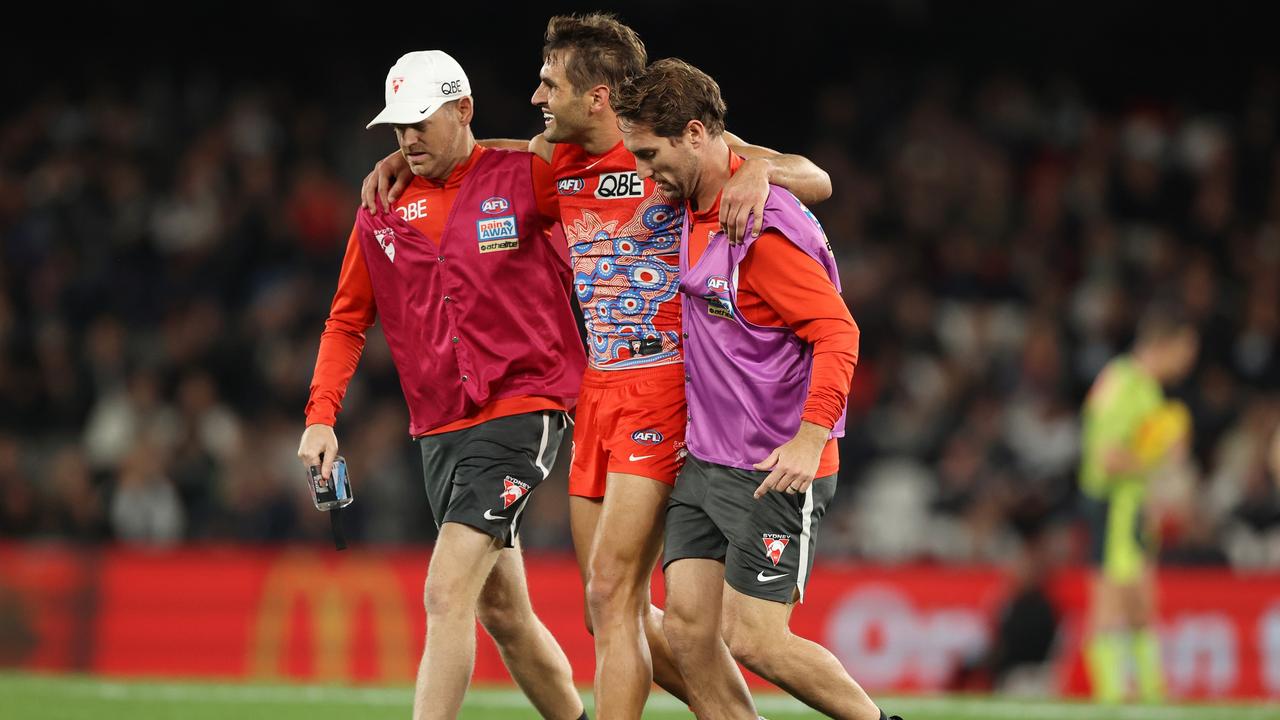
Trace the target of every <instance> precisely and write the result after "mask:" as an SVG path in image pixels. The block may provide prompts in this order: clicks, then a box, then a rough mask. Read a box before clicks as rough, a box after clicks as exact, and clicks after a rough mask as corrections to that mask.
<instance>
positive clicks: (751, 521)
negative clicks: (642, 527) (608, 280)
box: [613, 59, 884, 720]
mask: <svg viewBox="0 0 1280 720" xmlns="http://www.w3.org/2000/svg"><path fill="white" fill-rule="evenodd" d="M613 104H614V110H615V112H616V113H617V115H618V120H619V124H620V127H621V129H622V134H623V142H624V143H625V145H626V148H627V150H629V151H630V152H631V153H632V154H633V155H634V156H635V158H636V168H637V170H638V171H639V173H640V175H641V177H645V178H652V179H653V180H654V181H655V182H656V183H657V184H658V186H659V187H660V188H662V190H663V191H664V192H665V193H666V194H667V195H668V196H669V197H671V198H674V199H677V200H680V201H682V202H687V204H688V209H687V210H686V215H685V218H684V232H683V235H682V238H681V256H680V271H681V281H680V292H681V293H682V294H683V298H684V315H683V323H684V336H685V357H686V361H687V364H686V369H685V372H686V376H685V379H686V383H687V384H686V390H685V392H686V395H687V397H688V403H689V418H690V419H689V427H688V431H687V432H688V434H687V442H688V445H687V448H688V451H689V457H688V460H687V462H686V464H685V466H684V468H683V469H682V470H681V471H680V477H679V478H678V479H677V481H676V487H675V492H674V493H673V494H672V496H671V499H670V503H669V505H668V507H667V518H666V520H667V526H666V552H665V556H664V568H665V572H666V580H667V612H666V618H665V621H664V629H665V631H666V635H667V638H668V640H669V641H670V643H671V646H672V650H673V651H674V655H675V658H676V662H677V663H678V664H679V666H680V670H681V672H682V673H683V674H684V677H685V680H686V681H687V682H688V687H689V690H690V693H691V694H692V696H693V698H692V699H693V707H694V709H695V711H697V713H698V716H699V717H701V718H742V719H749V718H754V717H755V709H754V707H753V705H752V702H751V697H750V695H749V694H748V693H747V689H746V684H745V682H744V681H743V679H742V675H741V674H740V673H738V672H737V669H736V668H732V669H731V670H728V671H726V667H725V666H724V665H723V664H721V663H718V662H716V661H715V660H716V654H717V652H718V648H719V646H720V644H721V640H720V638H721V634H722V632H723V637H724V640H725V641H727V643H728V646H729V649H730V650H731V651H732V653H733V656H734V657H735V658H736V659H737V660H738V661H739V662H741V663H742V664H744V665H746V666H747V667H748V668H750V669H751V670H752V671H754V672H755V673H757V674H758V675H760V676H762V677H764V678H766V679H768V680H770V681H771V682H773V683H774V684H776V685H778V686H779V687H781V688H783V689H784V690H786V691H787V692H789V693H791V694H792V695H793V696H795V697H796V698H797V699H799V700H801V701H802V702H804V703H805V704H807V705H809V706H810V707H812V708H814V709H815V710H818V711H819V712H822V713H823V714H825V715H827V716H829V717H834V718H850V719H856V720H876V719H883V717H884V715H883V713H882V712H881V711H880V709H879V708H877V707H876V705H875V704H874V703H873V702H872V701H871V699H870V698H869V697H868V696H867V694H866V693H865V692H864V691H863V690H862V688H861V687H859V686H858V684H857V683H856V682H854V680H853V679H852V678H851V677H849V675H848V674H847V673H846V672H845V671H844V668H843V667H841V665H840V662H839V661H838V660H837V659H836V658H835V656H834V655H832V654H831V653H830V652H829V651H827V650H826V649H825V648H823V647H821V646H819V645H817V644H816V643H813V642H811V641H809V640H806V639H804V638H801V637H798V636H796V635H793V634H792V633H791V631H790V629H789V628H788V622H789V618H790V615H791V610H792V607H793V604H794V603H795V602H796V601H797V600H800V599H803V596H804V588H805V582H806V580H807V578H808V575H809V572H810V570H811V569H812V564H813V554H814V550H815V548H816V545H817V531H818V526H819V523H820V522H821V520H822V516H823V514H824V512H825V511H826V506H827V503H828V502H829V501H830V500H831V497H832V496H833V495H834V493H835V488H836V470H837V469H838V466H839V455H838V450H837V447H836V442H835V438H836V437H838V436H840V435H842V434H843V430H844V407H845V402H846V400H847V397H848V393H849V386H850V382H851V381H852V378H853V370H854V365H855V364H856V363H857V353H858V327H857V325H855V324H854V322H853V318H852V317H850V315H849V310H848V308H847V307H846V306H845V304H844V301H843V300H842V299H841V297H840V292H839V287H838V282H839V281H838V273H837V269H836V264H835V258H834V257H833V256H832V255H831V249H830V245H829V244H828V243H827V240H826V236H825V235H824V234H823V232H822V229H821V227H820V226H819V224H818V222H817V220H816V219H815V218H814V217H813V215H812V214H811V213H809V212H808V210H807V209H806V208H805V207H804V205H802V204H801V203H800V202H799V201H798V200H797V199H796V198H795V196H794V195H792V194H791V193H789V192H787V191H786V190H784V189H782V188H778V187H774V188H771V189H770V192H769V197H768V200H767V202H766V204H765V206H764V211H763V213H762V217H761V222H762V225H763V227H764V232H763V233H761V234H760V235H759V236H758V237H753V238H747V239H746V241H745V242H744V243H742V244H741V245H733V244H732V243H730V242H729V238H728V236H727V234H726V233H725V231H724V229H723V227H722V224H721V223H720V221H719V219H718V215H719V204H720V202H721V194H722V192H723V190H724V188H725V186H726V184H727V183H728V182H729V179H730V177H731V176H733V175H734V174H736V173H738V172H741V169H742V167H743V160H742V158H741V157H739V156H738V155H736V154H735V153H734V152H733V151H732V149H731V148H730V146H729V144H728V143H727V142H726V140H725V136H724V116H725V104H724V101H723V100H722V99H721V97H720V88H719V86H717V85H716V83H715V81H714V80H712V79H711V78H710V77H709V76H707V75H706V74H705V73H703V72H702V71H700V70H698V69H697V68H694V67H693V66H691V65H689V64H688V63H685V62H683V61H681V60H673V59H670V60H659V61H657V62H655V63H653V64H652V65H650V66H649V67H648V68H647V69H646V70H645V72H644V73H642V74H640V75H637V76H635V77H633V78H631V79H629V80H628V81H627V82H626V83H624V84H623V85H622V87H621V88H620V89H619V91H618V92H617V93H616V94H615V96H614V98H613ZM815 478H816V479H815Z"/></svg>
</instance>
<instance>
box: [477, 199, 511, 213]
mask: <svg viewBox="0 0 1280 720" xmlns="http://www.w3.org/2000/svg"><path fill="white" fill-rule="evenodd" d="M509 207H511V203H509V202H507V199H506V198H504V197H498V196H497V195H494V196H493V197H491V198H489V199H488V200H485V201H484V202H482V203H480V212H482V213H484V214H486V215H497V214H498V213H500V212H506V211H507V208H509Z"/></svg>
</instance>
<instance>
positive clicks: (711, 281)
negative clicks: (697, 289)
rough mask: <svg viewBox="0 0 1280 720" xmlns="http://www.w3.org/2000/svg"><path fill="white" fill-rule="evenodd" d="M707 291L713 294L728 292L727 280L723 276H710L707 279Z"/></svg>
mask: <svg viewBox="0 0 1280 720" xmlns="http://www.w3.org/2000/svg"><path fill="white" fill-rule="evenodd" d="M707 289H708V290H710V291H711V292H713V293H723V292H729V280H728V279H727V278H726V277H725V276H723V275H712V276H711V277H709V278H707Z"/></svg>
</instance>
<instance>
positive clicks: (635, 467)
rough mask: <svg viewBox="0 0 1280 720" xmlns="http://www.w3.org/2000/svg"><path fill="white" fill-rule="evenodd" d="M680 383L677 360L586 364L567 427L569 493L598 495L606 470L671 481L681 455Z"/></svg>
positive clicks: (681, 374) (684, 409)
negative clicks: (623, 365)
mask: <svg viewBox="0 0 1280 720" xmlns="http://www.w3.org/2000/svg"><path fill="white" fill-rule="evenodd" d="M684 383H685V380H684V365H683V364H681V363H676V364H673V365H661V366H659V367H656V368H642V369H637V370H614V371H606V370H596V369H593V368H587V372H586V374H585V375H583V378H582V394H581V395H580V396H579V397H578V412H577V418H576V420H575V422H574V427H573V464H572V465H571V466H570V468H569V494H570V495H578V496H581V497H588V498H600V497H604V489H605V487H604V486H605V475H607V474H608V473H626V474H628V475H639V476H641V477H647V478H652V479H654V480H657V481H659V482H664V483H666V484H668V485H675V482H676V473H678V472H679V471H680V466H681V465H683V464H684V456H685V449H684V427H685V422H686V421H687V420H688V407H687V406H686V405H685V400H684Z"/></svg>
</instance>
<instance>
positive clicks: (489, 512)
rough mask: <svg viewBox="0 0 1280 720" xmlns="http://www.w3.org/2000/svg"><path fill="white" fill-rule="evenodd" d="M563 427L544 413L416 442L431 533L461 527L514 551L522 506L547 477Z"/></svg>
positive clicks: (560, 418)
mask: <svg viewBox="0 0 1280 720" xmlns="http://www.w3.org/2000/svg"><path fill="white" fill-rule="evenodd" d="M566 424H567V423H566V418H565V414H564V413H563V412H560V411H558V410H546V411H539V412H533V413H524V414H521V415H511V416H508V417H501V418H497V419H494V420H490V421H488V422H485V423H481V424H479V425H476V426H475V427H469V428H464V429H462V430H455V431H453V432H447V433H441V434H439V435H424V436H423V437H420V438H418V445H419V446H420V447H421V449H422V473H423V480H424V482H425V484H426V487H427V500H428V501H429V502H430V503H431V514H432V516H433V517H434V519H435V522H436V528H437V529H439V528H440V526H441V525H443V524H445V523H447V522H455V523H461V524H463V525H466V526H468V527H473V528H475V529H477V530H479V531H480V532H483V533H486V534H488V535H492V536H493V537H495V538H497V539H498V540H501V541H502V543H503V545H504V546H506V547H513V546H514V545H515V537H516V533H517V532H518V531H519V529H520V515H521V513H523V512H524V507H525V503H526V502H528V500H529V494H530V493H532V492H533V489H534V488H536V487H537V486H538V485H539V484H540V483H541V482H542V481H543V480H544V479H546V477H547V474H548V473H550V472H551V466H552V465H554V464H555V461H556V453H557V451H558V450H559V449H560V439H561V437H562V436H563V435H564V429H565V425H566Z"/></svg>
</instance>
